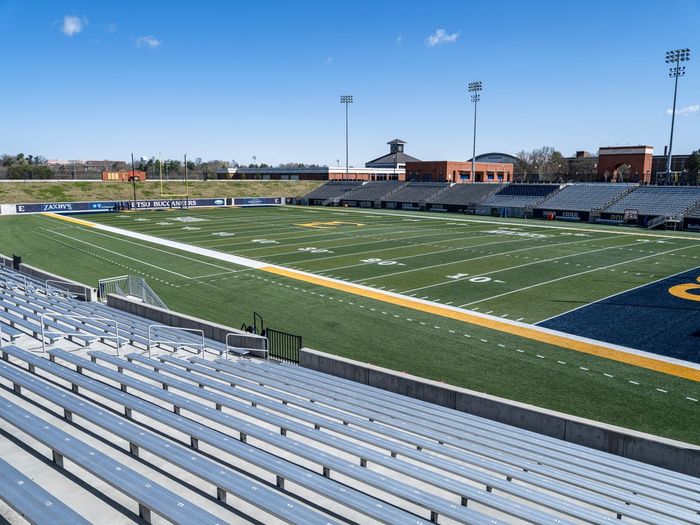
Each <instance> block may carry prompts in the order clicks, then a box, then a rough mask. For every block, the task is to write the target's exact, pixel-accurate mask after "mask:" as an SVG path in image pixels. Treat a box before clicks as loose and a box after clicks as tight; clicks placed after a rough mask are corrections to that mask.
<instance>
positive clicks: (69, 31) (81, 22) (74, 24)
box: [61, 15, 88, 36]
mask: <svg viewBox="0 0 700 525" xmlns="http://www.w3.org/2000/svg"><path fill="white" fill-rule="evenodd" d="M86 25H88V21H87V18H85V17H84V16H75V15H66V16H64V17H63V24H62V25H61V31H62V32H63V34H64V35H66V36H73V35H77V34H78V33H80V32H81V31H82V30H83V28H84V27H85V26H86Z"/></svg>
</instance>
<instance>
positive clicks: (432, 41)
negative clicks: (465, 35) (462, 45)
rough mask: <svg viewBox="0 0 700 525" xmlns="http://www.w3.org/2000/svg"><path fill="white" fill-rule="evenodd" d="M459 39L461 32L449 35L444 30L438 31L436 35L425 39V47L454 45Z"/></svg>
mask: <svg viewBox="0 0 700 525" xmlns="http://www.w3.org/2000/svg"><path fill="white" fill-rule="evenodd" d="M458 38H459V32H457V33H447V32H446V31H445V30H444V29H436V30H435V33H433V34H432V35H430V36H429V37H428V38H426V39H425V45H426V46H428V47H435V46H437V45H440V44H454V43H455V42H456V41H457V39H458Z"/></svg>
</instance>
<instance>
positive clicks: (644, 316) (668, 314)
mask: <svg viewBox="0 0 700 525" xmlns="http://www.w3.org/2000/svg"><path fill="white" fill-rule="evenodd" d="M698 277H700V268H696V269H695V270H691V271H689V272H685V273H682V274H680V275H676V276H674V277H669V278H667V279H664V280H662V281H658V282H656V283H652V284H648V285H646V286H643V287H641V288H637V289H636V290H631V291H629V292H625V293H622V294H620V295H616V296H614V297H610V298H608V299H604V300H602V301H600V302H597V303H593V304H589V305H588V306H584V307H583V308H579V309H578V310H574V311H572V312H570V313H566V314H562V315H560V316H558V317H554V318H552V319H549V320H547V321H543V322H541V323H538V324H539V326H544V327H546V328H552V329H554V330H561V331H562V332H567V333H570V334H575V335H580V336H584V337H590V338H591V339H598V340H600V341H606V342H608V343H614V344H618V345H622V346H627V347H630V348H636V349H638V350H644V351H646V352H652V353H655V354H661V355H664V356H668V357H674V358H676V359H684V360H686V361H692V362H694V363H700V301H697V300H692V299H690V298H680V297H675V296H673V295H671V294H670V293H669V291H668V290H669V288H671V287H673V286H676V285H682V284H685V283H694V284H696V285H698V287H699V288H695V289H691V290H688V291H687V292H686V293H688V294H691V295H692V296H693V297H700V282H699V281H698Z"/></svg>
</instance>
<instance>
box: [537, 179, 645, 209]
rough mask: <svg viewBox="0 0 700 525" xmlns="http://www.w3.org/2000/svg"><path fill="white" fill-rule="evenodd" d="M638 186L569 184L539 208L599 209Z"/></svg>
mask: <svg viewBox="0 0 700 525" xmlns="http://www.w3.org/2000/svg"><path fill="white" fill-rule="evenodd" d="M636 187H637V186H636V185H635V184H595V183H593V184H588V183H581V184H567V185H566V186H564V187H563V188H562V189H561V190H560V191H558V192H556V193H554V194H552V195H551V196H550V197H548V198H547V199H545V200H544V201H542V202H541V203H540V204H539V205H538V208H542V209H547V210H576V211H591V210H597V209H601V208H603V207H604V206H606V205H608V204H610V203H611V202H612V201H614V200H615V199H618V198H620V197H621V196H622V195H624V194H625V193H626V192H629V191H631V190H633V189H634V188H636Z"/></svg>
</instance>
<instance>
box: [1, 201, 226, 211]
mask: <svg viewBox="0 0 700 525" xmlns="http://www.w3.org/2000/svg"><path fill="white" fill-rule="evenodd" d="M225 205H226V199H153V200H140V201H94V202H41V203H28V204H15V205H14V213H46V212H51V213H97V212H106V211H114V210H164V209H180V208H197V207H205V206H225Z"/></svg>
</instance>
